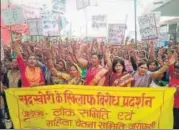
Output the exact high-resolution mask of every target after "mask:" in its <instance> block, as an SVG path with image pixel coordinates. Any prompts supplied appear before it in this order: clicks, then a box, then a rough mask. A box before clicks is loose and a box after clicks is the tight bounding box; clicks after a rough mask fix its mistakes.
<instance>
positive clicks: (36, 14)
mask: <svg viewBox="0 0 179 130" xmlns="http://www.w3.org/2000/svg"><path fill="white" fill-rule="evenodd" d="M23 13H24V18H25V19H26V20H27V19H35V18H40V10H39V9H36V8H32V7H26V6H24V7H23Z"/></svg>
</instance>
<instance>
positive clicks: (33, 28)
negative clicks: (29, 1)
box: [27, 19, 43, 35]
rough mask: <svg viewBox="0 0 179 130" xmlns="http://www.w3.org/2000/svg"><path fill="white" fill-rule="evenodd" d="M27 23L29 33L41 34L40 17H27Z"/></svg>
mask: <svg viewBox="0 0 179 130" xmlns="http://www.w3.org/2000/svg"><path fill="white" fill-rule="evenodd" d="M27 24H28V27H29V32H30V35H43V30H42V19H29V20H28V21H27Z"/></svg>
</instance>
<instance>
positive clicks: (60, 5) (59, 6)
mask: <svg viewBox="0 0 179 130" xmlns="http://www.w3.org/2000/svg"><path fill="white" fill-rule="evenodd" d="M65 3H66V0H52V11H53V12H55V13H60V14H64V13H65Z"/></svg>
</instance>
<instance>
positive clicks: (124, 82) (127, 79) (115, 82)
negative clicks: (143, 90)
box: [109, 73, 134, 87]
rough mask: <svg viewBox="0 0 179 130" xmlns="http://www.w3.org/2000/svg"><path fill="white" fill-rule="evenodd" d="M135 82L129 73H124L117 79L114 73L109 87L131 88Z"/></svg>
mask: <svg viewBox="0 0 179 130" xmlns="http://www.w3.org/2000/svg"><path fill="white" fill-rule="evenodd" d="M133 81H134V78H133V77H132V76H131V75H130V74H128V73H123V74H122V75H121V76H119V77H117V75H116V74H115V73H112V74H111V76H110V81H109V85H110V86H117V87H131V86H132V83H133Z"/></svg>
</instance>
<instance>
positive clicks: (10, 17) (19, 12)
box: [2, 7, 25, 25]
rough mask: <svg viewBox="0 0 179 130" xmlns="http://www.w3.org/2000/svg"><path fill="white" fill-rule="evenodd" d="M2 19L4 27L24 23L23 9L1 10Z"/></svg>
mask: <svg viewBox="0 0 179 130" xmlns="http://www.w3.org/2000/svg"><path fill="white" fill-rule="evenodd" d="M2 17H3V20H4V24H5V25H15V24H23V23H25V20H24V15H23V9H22V8H21V7H15V8H6V9H3V10H2Z"/></svg>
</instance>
